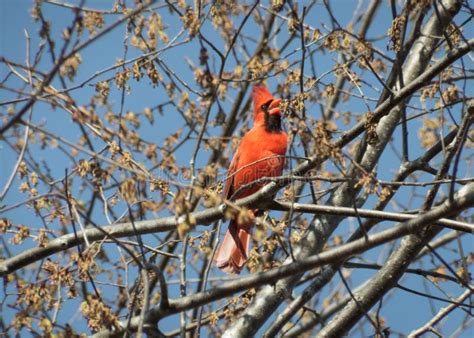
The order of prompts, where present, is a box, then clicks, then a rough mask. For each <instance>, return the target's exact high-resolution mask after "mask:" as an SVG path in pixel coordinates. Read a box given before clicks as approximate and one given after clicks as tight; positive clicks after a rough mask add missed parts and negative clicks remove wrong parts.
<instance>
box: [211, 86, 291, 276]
mask: <svg viewBox="0 0 474 338" xmlns="http://www.w3.org/2000/svg"><path fill="white" fill-rule="evenodd" d="M252 99H253V104H254V116H253V118H254V123H253V127H252V129H251V130H250V131H248V132H247V134H245V136H244V137H243V138H242V141H241V142H240V145H239V148H238V149H237V152H236V153H235V155H234V158H233V159H232V162H231V164H230V167H229V170H228V173H227V182H226V185H225V188H224V192H223V194H224V198H226V199H230V198H231V197H232V196H233V194H234V193H235V192H237V191H238V190H239V188H241V187H242V186H244V185H246V184H249V183H251V182H254V181H255V180H257V179H259V178H262V177H274V176H280V175H281V172H282V170H283V166H284V165H285V158H284V155H285V153H286V145H287V140H288V136H287V135H286V133H285V132H284V131H283V130H282V128H281V114H280V108H279V105H280V102H281V99H276V98H274V97H273V96H272V94H270V92H269V91H268V89H267V88H266V87H265V86H263V85H256V86H254V87H253V90H252ZM264 185H265V184H263V183H262V184H256V185H253V186H250V187H249V188H248V189H245V190H243V191H241V192H240V193H238V196H234V197H233V198H234V199H239V198H243V197H246V196H249V195H252V194H253V193H255V192H256V191H258V190H259V189H261V188H262V187H263V186H264ZM250 214H251V215H252V214H253V211H250ZM244 223H245V224H242V222H241V223H238V220H237V218H234V219H232V220H231V221H230V224H229V228H228V230H227V232H226V234H225V237H224V241H223V242H222V244H221V246H220V248H219V250H218V251H217V254H216V256H215V258H214V261H215V262H216V265H217V267H218V268H219V269H221V270H223V271H226V272H230V273H240V271H241V270H242V268H243V266H244V264H245V262H246V261H247V258H248V253H249V242H250V228H251V227H252V225H253V220H252V217H249V220H248V221H245V222H244Z"/></svg>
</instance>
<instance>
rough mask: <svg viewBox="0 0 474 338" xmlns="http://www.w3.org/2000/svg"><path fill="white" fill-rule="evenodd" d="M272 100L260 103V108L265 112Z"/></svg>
mask: <svg viewBox="0 0 474 338" xmlns="http://www.w3.org/2000/svg"><path fill="white" fill-rule="evenodd" d="M272 101H273V100H270V101H268V102H265V103H264V104H262V105H261V106H260V109H261V110H262V111H263V112H265V113H266V112H267V110H268V107H270V104H271V103H272Z"/></svg>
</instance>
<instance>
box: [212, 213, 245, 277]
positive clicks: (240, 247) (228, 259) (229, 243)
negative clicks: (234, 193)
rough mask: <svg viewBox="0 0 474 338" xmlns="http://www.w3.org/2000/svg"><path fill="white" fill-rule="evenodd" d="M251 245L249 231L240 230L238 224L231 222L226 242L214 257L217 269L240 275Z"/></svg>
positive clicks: (226, 234) (225, 237)
mask: <svg viewBox="0 0 474 338" xmlns="http://www.w3.org/2000/svg"><path fill="white" fill-rule="evenodd" d="M249 243H250V233H249V230H248V229H245V228H242V227H240V228H238V227H237V225H236V223H235V222H234V221H231V222H230V224H229V229H228V230H227V232H226V233H225V236H224V241H223V242H222V244H221V246H220V248H219V250H218V251H217V254H216V256H215V257H214V261H215V262H216V265H217V267H218V268H219V269H221V270H222V271H225V272H229V273H240V271H241V270H242V268H243V266H244V265H245V262H246V261H247V258H248V253H249Z"/></svg>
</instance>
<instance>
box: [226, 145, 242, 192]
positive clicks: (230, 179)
mask: <svg viewBox="0 0 474 338" xmlns="http://www.w3.org/2000/svg"><path fill="white" fill-rule="evenodd" d="M239 157H240V153H239V149H237V152H236V153H235V155H234V158H233V159H232V161H231V162H230V166H229V170H227V176H226V178H225V180H226V181H225V186H224V192H223V197H224V198H225V199H229V198H230V197H231V196H232V194H233V193H234V179H235V175H234V173H235V172H236V171H237V163H238V162H239Z"/></svg>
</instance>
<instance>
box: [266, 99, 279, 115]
mask: <svg viewBox="0 0 474 338" xmlns="http://www.w3.org/2000/svg"><path fill="white" fill-rule="evenodd" d="M280 103H281V99H274V100H273V101H272V103H270V108H269V111H268V113H269V114H270V115H274V114H280Z"/></svg>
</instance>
